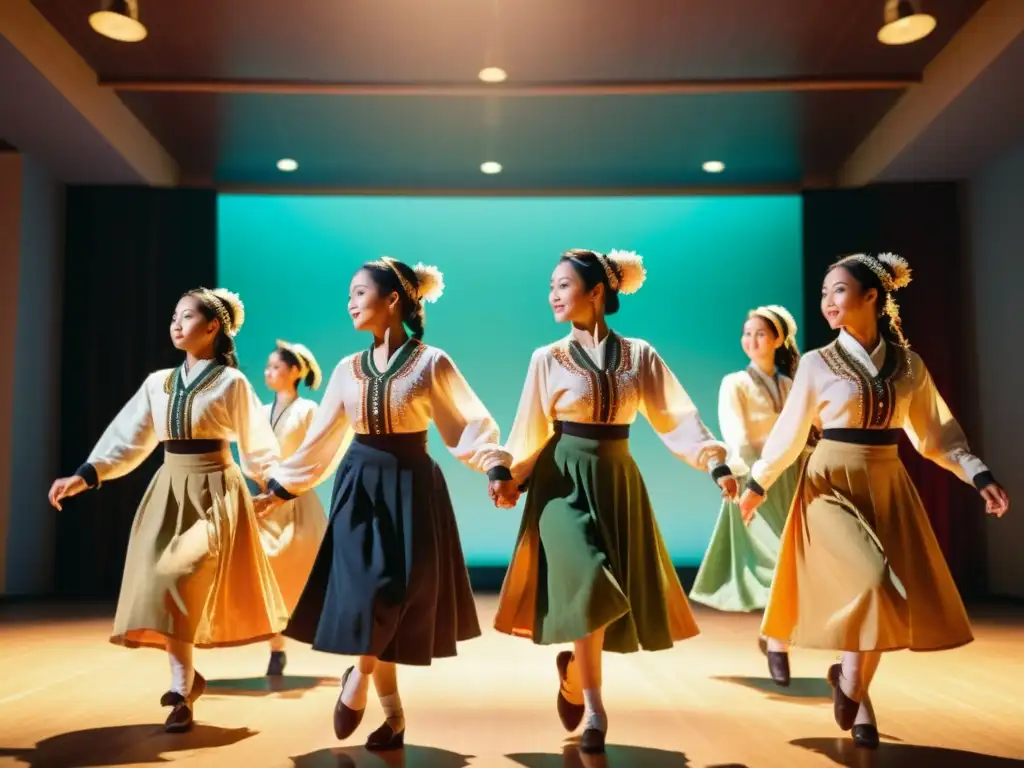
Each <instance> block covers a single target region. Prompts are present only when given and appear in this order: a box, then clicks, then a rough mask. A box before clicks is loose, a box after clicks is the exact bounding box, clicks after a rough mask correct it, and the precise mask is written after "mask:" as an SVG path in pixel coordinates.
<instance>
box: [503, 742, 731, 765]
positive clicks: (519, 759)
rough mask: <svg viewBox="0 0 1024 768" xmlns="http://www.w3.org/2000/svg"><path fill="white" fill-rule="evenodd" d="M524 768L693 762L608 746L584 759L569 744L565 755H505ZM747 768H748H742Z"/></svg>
mask: <svg viewBox="0 0 1024 768" xmlns="http://www.w3.org/2000/svg"><path fill="white" fill-rule="evenodd" d="M505 757H507V758H508V759H509V760H511V761H512V762H514V763H518V764H519V765H521V766H523V767H524V768H689V766H690V761H689V760H688V759H687V758H686V755H684V754H683V753H682V752H669V751H668V750H664V749H650V748H648V747H634V746H629V745H625V744H608V745H607V748H606V754H604V755H584V754H583V753H581V752H580V751H579V749H578V747H577V746H576V744H567V745H566V746H565V747H564V748H563V749H562V754H560V755H558V754H545V753H530V754H515V755H505ZM738 768H745V766H738Z"/></svg>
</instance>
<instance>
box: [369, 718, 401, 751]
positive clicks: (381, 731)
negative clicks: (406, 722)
mask: <svg viewBox="0 0 1024 768" xmlns="http://www.w3.org/2000/svg"><path fill="white" fill-rule="evenodd" d="M404 747H405V729H404V728H403V729H402V730H400V731H399V732H398V733H395V732H394V731H393V730H391V726H390V725H388V724H387V723H386V722H385V723H384V725H382V726H381V727H380V728H378V729H377V730H376V731H374V732H373V733H371V734H370V735H369V736H368V737H367V738H366V748H367V749H368V750H370V751H371V752H388V751H390V750H393V749H403V748H404Z"/></svg>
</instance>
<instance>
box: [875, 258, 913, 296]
mask: <svg viewBox="0 0 1024 768" xmlns="http://www.w3.org/2000/svg"><path fill="white" fill-rule="evenodd" d="M878 261H879V262H880V263H881V264H882V265H883V266H884V267H885V268H886V269H887V270H888V271H889V272H890V273H891V274H892V285H891V287H890V289H889V290H892V291H898V290H899V289H900V288H906V287H907V286H908V285H910V280H911V277H910V264H909V263H907V260H906V259H904V258H903V257H902V256H897V255H896V254H895V253H881V254H879V255H878Z"/></svg>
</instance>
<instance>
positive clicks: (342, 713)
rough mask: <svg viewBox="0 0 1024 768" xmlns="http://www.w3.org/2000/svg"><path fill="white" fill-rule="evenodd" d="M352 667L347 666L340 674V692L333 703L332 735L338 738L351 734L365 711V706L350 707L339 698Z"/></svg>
mask: <svg viewBox="0 0 1024 768" xmlns="http://www.w3.org/2000/svg"><path fill="white" fill-rule="evenodd" d="M353 669H355V667H349V668H348V669H346V670H345V674H344V675H342V676H341V692H340V693H339V694H338V703H337V704H335V705H334V735H335V736H337V737H338V739H339V740H341V739H347V738H348V737H349V736H351V735H352V734H353V733H354V732H355V730H356V728H358V727H359V724H360V723H361V722H363V715H364V714H365V713H366V707H363V708H362V709H352V708H351V707H349V706H348V705H346V704H345V702H343V701H342V700H341V697H342V696H344V695H345V684H346V683H347V682H348V679H349V677H350V676H351V675H352V670H353Z"/></svg>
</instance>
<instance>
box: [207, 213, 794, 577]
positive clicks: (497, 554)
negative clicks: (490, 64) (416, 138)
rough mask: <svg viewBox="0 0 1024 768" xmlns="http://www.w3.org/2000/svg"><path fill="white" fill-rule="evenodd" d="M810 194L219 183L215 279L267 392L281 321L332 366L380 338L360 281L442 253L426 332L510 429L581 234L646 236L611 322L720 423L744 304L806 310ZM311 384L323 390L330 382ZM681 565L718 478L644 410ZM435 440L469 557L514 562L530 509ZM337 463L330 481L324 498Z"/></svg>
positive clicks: (696, 544) (603, 244) (604, 242)
mask: <svg viewBox="0 0 1024 768" xmlns="http://www.w3.org/2000/svg"><path fill="white" fill-rule="evenodd" d="M801 230H802V222H801V202H800V198H799V196H795V195H793V196H790V195H779V196H776V195H772V196H756V197H755V196H727V197H615V198H611V197H608V198H590V197H587V198H576V197H574V198H547V197H545V198H505V197H489V198H438V197H430V198H414V197H331V196H309V197H306V196H292V195H280V196H278V195H266V196H261V195H221V196H220V198H219V202H218V280H219V282H220V284H221V285H223V286H225V287H227V288H230V289H231V290H234V291H237V292H238V293H239V294H241V296H242V300H243V301H244V302H245V307H246V321H245V327H244V328H243V329H242V332H241V333H240V334H239V336H238V338H237V342H238V349H239V355H240V360H241V366H242V370H243V371H244V372H245V373H246V375H247V376H248V377H249V379H250V381H252V383H253V386H254V387H255V388H256V391H257V392H258V393H259V395H260V398H261V399H262V400H263V401H264V402H270V397H271V396H270V392H269V390H268V389H267V388H266V386H265V385H264V383H263V368H264V362H265V360H266V357H267V355H268V354H269V353H270V352H271V351H272V350H273V348H274V342H275V340H276V339H278V338H283V339H287V340H289V341H296V342H301V343H303V344H306V345H307V346H308V347H309V348H310V349H311V350H312V351H313V353H314V354H315V355H316V356H317V359H318V360H319V362H320V365H321V367H322V368H323V369H324V375H325V377H329V375H330V372H331V371H332V370H333V369H334V366H335V365H336V364H337V363H338V361H339V360H340V359H341V358H342V357H344V356H345V355H347V354H349V353H351V352H354V351H356V350H361V349H363V348H365V347H366V346H367V345H368V344H369V343H370V339H369V337H368V336H366V335H365V334H359V333H356V332H355V331H354V330H353V329H352V325H351V322H350V321H349V319H348V315H347V311H346V306H347V301H348V285H349V280H350V279H351V276H352V274H353V272H354V271H355V270H356V269H357V268H358V267H359V265H360V264H362V263H363V262H365V261H368V260H372V259H375V258H379V257H380V256H382V255H389V256H394V257H395V258H398V259H401V260H403V261H407V262H410V263H416V262H417V261H423V262H425V263H427V264H436V265H437V266H438V267H439V268H440V269H441V270H442V271H443V272H444V278H445V283H446V285H447V288H446V290H445V293H444V296H443V297H442V298H441V299H440V301H438V302H437V303H436V304H432V305H428V306H427V326H426V327H427V332H426V337H425V339H424V340H425V341H426V342H427V343H429V344H432V345H435V346H438V347H441V348H442V349H444V350H446V351H447V352H448V353H449V354H450V355H451V356H452V358H453V359H454V360H455V362H456V364H457V365H458V367H459V368H460V370H461V371H462V373H463V375H464V376H465V377H466V378H467V380H468V381H469V383H470V385H471V386H472V387H473V388H474V389H475V390H476V392H477V394H478V395H479V396H480V398H481V399H482V400H483V402H484V403H485V404H486V405H487V407H488V408H489V409H490V411H491V413H492V414H493V415H494V417H495V419H497V421H498V424H499V425H500V426H501V430H502V436H503V438H504V436H505V435H507V434H508V431H509V429H510V428H511V425H512V420H513V417H514V416H515V409H516V406H517V404H518V402H519V395H520V391H521V387H522V383H523V378H524V376H525V374H526V368H527V364H528V363H529V360H530V354H531V352H532V351H533V350H534V349H535V348H537V347H539V346H542V345H544V344H546V343H549V342H551V341H554V340H555V339H558V338H560V337H562V336H563V335H565V334H566V333H567V332H568V328H567V327H566V326H564V325H557V324H556V323H555V322H554V320H553V318H552V313H551V310H550V308H549V307H548V304H547V295H548V284H549V280H550V276H551V271H552V269H553V268H554V266H555V264H556V262H557V259H558V256H559V254H560V253H561V252H562V251H564V250H566V249H568V248H575V247H579V248H593V249H597V250H601V251H608V250H610V249H612V248H620V249H625V250H635V251H637V252H638V253H640V254H641V255H643V256H644V259H645V264H646V266H647V272H648V278H647V283H646V284H645V285H644V287H643V289H642V290H640V291H639V292H638V293H637V294H635V295H633V296H624V297H623V298H622V306H621V309H620V310H619V313H618V314H616V315H614V316H612V318H611V319H610V323H611V325H612V327H613V328H614V329H615V330H616V331H618V332H619V333H621V334H624V335H627V336H638V337H641V338H644V339H647V340H648V341H649V342H651V343H652V344H653V345H654V346H655V348H656V349H657V350H658V352H659V353H660V354H661V355H662V357H664V358H665V360H666V361H667V363H668V364H669V366H670V367H671V368H672V370H673V371H675V373H676V375H677V376H678V378H679V379H680V381H681V382H682V384H683V387H685V388H686V390H687V391H688V392H689V394H690V396H691V397H692V398H693V400H694V401H695V402H696V404H697V406H698V407H699V409H700V411H701V414H702V416H703V417H704V420H705V422H706V423H707V424H708V426H709V427H710V428H711V430H712V431H713V432H714V433H715V434H716V435H720V432H719V429H718V415H717V412H718V402H717V401H718V387H719V383H720V382H721V380H722V377H723V376H724V375H725V374H727V373H729V372H730V371H735V370H738V369H741V368H743V367H744V366H745V365H746V363H747V360H746V357H745V356H744V354H743V351H742V349H741V348H740V332H741V327H742V324H743V321H744V319H745V317H746V312H747V310H749V309H751V308H753V307H755V306H757V305H759V304H767V303H777V304H783V305H785V306H786V307H788V308H789V309H790V311H791V312H792V313H793V314H794V316H795V317H796V319H797V323H798V324H800V325H801V326H802V325H803V317H802V306H803V301H802V299H803V296H802V293H803V288H802V274H801V271H802V263H803V258H802V242H801ZM302 393H303V396H304V397H311V398H312V399H314V400H319V399H320V396H321V395H322V393H323V390H322V389H321V390H319V391H317V392H313V393H310V392H308V390H305V389H303V390H302ZM631 445H632V450H633V453H634V455H635V457H636V460H637V463H638V464H639V466H640V469H641V471H642V472H643V474H644V477H645V479H646V481H647V484H648V488H649V491H650V495H651V498H652V501H653V503H654V509H655V512H656V514H657V517H658V522H659V525H660V526H661V530H662V534H663V536H664V539H665V542H666V544H667V546H668V548H669V551H670V552H671V554H672V557H673V559H674V561H675V563H676V565H677V566H688V565H691V566H692V565H696V564H697V563H699V562H700V559H701V558H702V557H703V554H704V550H705V548H706V545H707V542H708V539H709V538H710V536H711V531H712V528H713V526H714V523H715V519H716V517H717V514H718V508H719V503H720V500H719V494H718V490H717V489H716V487H715V486H714V484H713V483H712V482H711V480H710V479H709V478H708V477H707V476H706V475H704V474H701V473H699V472H697V471H695V470H693V469H691V468H690V467H688V466H687V465H685V464H683V463H682V462H681V461H679V460H678V459H676V458H674V457H673V456H672V455H671V454H670V453H669V452H668V450H667V449H666V448H665V447H664V446H663V445H662V443H661V441H660V440H659V439H658V438H657V436H656V435H655V434H654V432H653V431H652V430H651V428H650V426H649V425H648V424H647V423H646V422H644V421H643V420H642V418H640V419H638V421H637V424H636V425H635V427H634V429H633V433H632V437H631ZM430 451H431V453H432V455H433V456H434V457H435V459H436V460H437V461H438V463H439V464H440V465H441V467H442V469H443V470H444V472H445V475H446V477H447V479H448V483H449V486H450V489H451V493H452V498H453V501H454V505H455V511H456V514H457V516H458V522H459V529H460V533H461V536H462V541H463V547H464V549H465V552H466V559H467V562H468V564H469V565H470V566H495V565H499V566H500V565H507V563H508V561H509V558H510V555H511V552H512V547H513V545H514V543H515V537H516V533H517V530H518V526H519V519H520V514H521V512H522V507H523V501H522V500H521V501H520V505H519V507H518V508H517V509H516V510H498V509H495V508H494V507H493V506H492V504H491V502H490V500H489V499H488V497H487V493H486V478H485V477H484V476H482V475H479V474H476V473H474V472H472V471H471V470H469V469H468V468H466V467H464V466H462V465H461V464H459V462H457V461H455V460H454V459H453V458H452V457H451V455H450V454H449V453H448V452H447V450H446V449H445V447H444V444H443V443H442V442H441V439H440V437H439V436H438V434H437V432H436V430H434V429H431V434H430ZM332 481H333V478H329V479H328V480H326V481H325V482H323V483H322V484H321V485H320V486H319V488H318V489H317V492H318V494H319V495H320V498H321V499H322V500H323V502H324V506H325V508H326V507H327V505H328V502H329V498H330V492H331V485H332Z"/></svg>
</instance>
